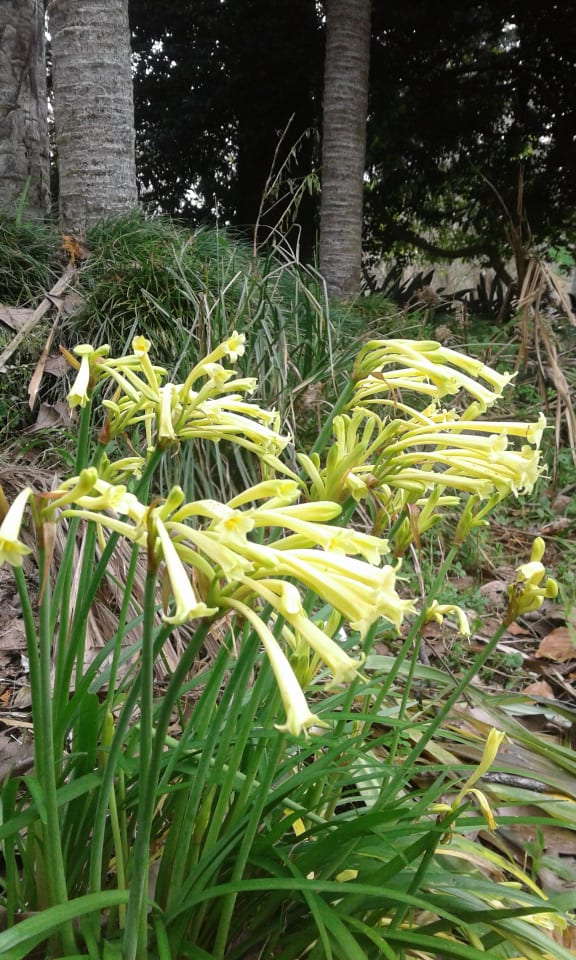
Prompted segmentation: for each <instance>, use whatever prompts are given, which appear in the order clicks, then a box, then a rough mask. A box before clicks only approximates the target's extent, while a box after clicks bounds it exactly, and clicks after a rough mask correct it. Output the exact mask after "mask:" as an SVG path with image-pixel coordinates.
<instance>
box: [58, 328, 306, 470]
mask: <svg viewBox="0 0 576 960" xmlns="http://www.w3.org/2000/svg"><path fill="white" fill-rule="evenodd" d="M132 350H133V352H132V353H131V354H127V355H126V356H123V357H119V358H117V359H111V358H109V357H108V352H109V349H108V347H100V348H99V349H97V350H95V349H94V348H93V347H91V346H90V345H89V344H80V345H79V346H77V347H75V348H74V351H73V353H74V354H75V355H76V356H77V357H79V358H80V361H79V362H78V360H76V359H75V357H74V356H73V354H70V353H68V352H67V351H63V352H64V354H65V356H66V358H67V359H68V361H69V362H70V363H71V364H72V365H73V366H74V367H76V368H77V369H78V373H77V376H76V379H75V382H74V384H73V386H72V389H71V390H70V393H69V394H68V401H69V404H70V406H72V407H75V406H81V407H82V406H85V405H86V403H87V402H88V399H89V398H90V397H91V395H92V392H93V390H94V387H95V386H96V384H97V383H99V382H101V381H103V380H105V379H110V380H112V381H113V383H114V384H115V386H116V390H115V392H114V393H113V395H112V396H111V397H110V398H107V399H104V400H103V401H102V406H103V407H104V408H105V410H106V414H107V418H106V423H105V425H104V427H103V429H102V433H101V439H102V441H103V442H104V443H107V442H108V441H109V440H111V439H112V438H113V437H116V436H118V435H119V434H121V433H123V432H124V431H126V430H127V429H129V428H131V427H135V426H136V425H138V424H140V425H142V426H143V428H144V430H145V435H146V446H147V449H148V451H150V450H152V449H154V448H155V447H157V448H159V449H165V448H167V447H171V446H175V445H177V444H178V443H180V442H181V441H184V440H191V439H193V438H197V439H202V440H212V441H215V442H218V441H220V440H230V441H232V442H233V443H235V444H237V445H240V446H242V447H245V448H246V449H248V450H250V451H252V452H254V453H256V454H258V455H259V456H262V457H263V458H264V459H265V458H266V456H267V455H268V456H269V457H270V458H271V462H272V463H274V462H275V458H276V457H277V455H278V454H279V453H280V452H281V451H282V450H283V449H284V447H285V446H286V444H287V443H288V440H289V437H282V436H280V434H279V433H278V429H277V428H278V416H277V414H275V413H273V412H270V411H268V410H263V409H262V408H261V407H259V406H258V405H257V404H254V403H250V402H249V401H247V400H246V399H245V396H246V394H250V393H252V392H253V391H254V389H255V387H256V380H255V379H254V378H252V377H236V376H235V373H234V370H232V369H230V368H229V367H226V366H224V365H223V364H222V362H221V361H222V360H224V359H225V358H228V360H230V361H231V362H234V361H235V360H236V359H237V358H238V357H239V356H241V355H242V354H243V353H244V336H243V334H239V333H233V334H231V336H230V337H228V338H227V339H226V340H225V341H224V342H223V343H221V344H220V345H219V346H218V347H216V348H215V349H214V350H212V351H211V353H209V354H208V356H207V357H205V358H204V359H202V360H200V361H199V362H198V363H197V364H196V365H195V366H194V367H193V368H192V370H190V372H189V374H188V375H187V377H186V379H185V381H184V383H171V382H169V381H168V382H165V378H166V370H164V369H163V368H162V367H156V366H154V365H153V364H152V362H151V360H150V357H149V350H150V341H149V340H146V339H145V337H134V339H133V341H132Z"/></svg>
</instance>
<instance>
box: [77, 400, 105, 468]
mask: <svg viewBox="0 0 576 960" xmlns="http://www.w3.org/2000/svg"><path fill="white" fill-rule="evenodd" d="M91 420H92V398H90V400H89V401H88V403H87V404H86V405H85V406H84V407H81V408H80V422H79V424H78V439H77V441H76V460H75V463H74V470H75V473H76V476H78V474H79V473H80V471H81V470H83V469H84V468H85V467H87V466H88V462H89V460H90V422H91ZM101 455H102V454H100V456H101Z"/></svg>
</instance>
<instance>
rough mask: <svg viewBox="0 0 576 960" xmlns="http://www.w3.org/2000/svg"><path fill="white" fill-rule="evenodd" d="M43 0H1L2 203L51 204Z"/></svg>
mask: <svg viewBox="0 0 576 960" xmlns="http://www.w3.org/2000/svg"><path fill="white" fill-rule="evenodd" d="M49 157H50V154H49V148H48V125H47V106H46V60H45V55H44V3H43V0H2V2H1V3H0V207H1V208H3V209H14V208H15V207H16V205H17V203H18V202H19V201H22V204H23V209H24V211H25V212H26V213H27V214H30V215H33V216H44V215H45V214H46V213H47V212H48V208H49V205H50V163H49Z"/></svg>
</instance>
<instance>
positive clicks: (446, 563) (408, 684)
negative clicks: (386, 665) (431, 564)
mask: <svg viewBox="0 0 576 960" xmlns="http://www.w3.org/2000/svg"><path fill="white" fill-rule="evenodd" d="M457 553H458V545H457V544H453V545H452V546H451V547H450V549H449V551H448V553H447V554H446V556H445V557H444V560H443V561H442V563H441V564H440V567H439V568H438V572H437V573H436V576H435V577H434V580H433V581H432V584H431V586H430V589H429V590H428V591H427V593H426V604H425V606H423V607H422V610H421V611H420V613H419V614H418V616H417V617H416V620H415V621H414V623H413V624H412V626H411V628H410V631H409V633H408V636H407V637H406V640H405V641H404V644H403V645H402V649H401V650H400V653H399V654H398V656H397V657H396V659H395V661H394V665H393V667H392V669H391V671H390V674H389V675H388V677H387V678H386V684H385V687H386V690H389V689H390V684H391V683H393V682H394V680H395V679H396V676H397V674H398V671H399V669H400V667H401V666H402V664H403V662H404V659H405V657H406V654H407V653H408V650H409V649H410V646H412V656H411V658H410V665H409V667H408V675H407V677H406V681H405V684H404V690H403V693H402V700H401V701H400V707H399V710H398V725H397V727H396V729H395V730H394V734H393V737H392V744H391V746H390V758H389V762H390V763H391V764H392V763H394V758H395V756H396V751H397V750H398V744H399V742H400V737H401V734H402V724H403V721H404V717H405V715H406V707H407V706H408V700H409V698H410V694H411V691H412V681H413V679H414V674H415V672H416V667H417V665H418V651H419V648H420V642H421V636H420V631H421V629H422V627H423V626H424V623H425V620H426V610H427V609H428V607H429V606H430V604H431V603H432V602H433V601H434V600H435V599H436V596H437V594H438V591H439V590H440V588H441V586H442V584H443V583H444V579H445V577H446V574H447V572H448V570H449V569H450V567H451V566H452V563H453V561H454V557H455V556H456V554H457Z"/></svg>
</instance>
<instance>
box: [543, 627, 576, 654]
mask: <svg viewBox="0 0 576 960" xmlns="http://www.w3.org/2000/svg"><path fill="white" fill-rule="evenodd" d="M534 656H535V657H539V658H545V659H547V660H555V661H556V662H557V663H563V662H564V661H566V660H572V659H573V658H574V657H576V640H575V638H574V630H573V629H571V628H570V627H556V629H555V630H551V631H550V633H547V634H546V636H545V637H544V638H543V640H542V641H541V643H540V646H539V647H538V649H537V650H536V653H535V654H534Z"/></svg>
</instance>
